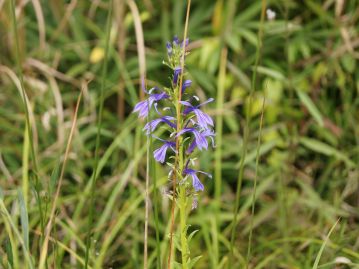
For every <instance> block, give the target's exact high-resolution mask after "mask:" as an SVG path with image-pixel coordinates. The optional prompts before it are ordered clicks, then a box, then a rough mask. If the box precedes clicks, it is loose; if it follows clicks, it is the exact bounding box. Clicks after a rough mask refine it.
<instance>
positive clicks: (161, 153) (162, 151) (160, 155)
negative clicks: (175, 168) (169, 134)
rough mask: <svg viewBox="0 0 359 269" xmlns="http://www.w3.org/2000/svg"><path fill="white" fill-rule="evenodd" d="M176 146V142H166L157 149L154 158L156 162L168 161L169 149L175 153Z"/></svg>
mask: <svg viewBox="0 0 359 269" xmlns="http://www.w3.org/2000/svg"><path fill="white" fill-rule="evenodd" d="M175 145H176V143H175V142H172V141H166V142H165V143H164V144H163V145H162V146H161V147H160V148H158V149H156V150H155V151H154V152H153V156H154V158H155V160H156V161H158V162H160V163H164V162H165V159H166V153H167V149H168V148H171V149H172V150H173V151H175V149H174V148H173V147H174V146H175Z"/></svg>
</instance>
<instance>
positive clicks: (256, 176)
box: [246, 97, 265, 268]
mask: <svg viewBox="0 0 359 269" xmlns="http://www.w3.org/2000/svg"><path fill="white" fill-rule="evenodd" d="M264 107H265V97H264V98H263V103H262V111H261V119H260V122H259V134H258V140H257V149H256V168H255V174H254V187H253V196H252V208H251V221H250V228H249V237H248V249H247V258H246V268H248V265H249V260H250V257H251V247H252V236H253V221H254V207H255V201H256V194H257V178H258V165H259V152H260V147H261V137H262V126H263V115H264Z"/></svg>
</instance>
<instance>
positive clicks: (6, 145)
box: [0, 0, 359, 269]
mask: <svg viewBox="0 0 359 269" xmlns="http://www.w3.org/2000/svg"><path fill="white" fill-rule="evenodd" d="M20 2H21V1H20ZM20 2H19V1H15V0H9V1H0V36H1V37H2V39H1V40H2V42H0V43H1V44H0V48H1V50H0V51H1V52H0V137H1V139H0V153H1V156H0V157H1V158H0V186H1V189H0V231H1V232H0V268H22V267H24V268H26V267H27V268H39V266H40V263H41V262H40V260H41V257H40V256H41V251H42V248H43V246H44V241H45V239H46V234H47V232H48V230H47V229H46V225H47V224H48V223H49V221H50V220H51V221H52V224H51V226H52V229H51V233H48V249H47V252H46V253H47V255H44V254H43V257H45V256H46V257H45V263H44V265H43V266H47V267H48V268H84V267H86V264H87V267H88V268H111V267H112V268H131V269H132V268H143V267H144V265H145V266H146V264H147V268H157V269H159V268H166V267H167V258H168V254H169V234H170V231H171V229H170V228H171V221H170V219H171V213H170V212H171V200H170V198H169V195H168V190H169V189H171V184H170V182H169V181H168V178H167V172H168V171H166V170H165V169H164V168H163V167H161V166H160V165H158V164H155V163H154V162H153V158H152V151H153V150H154V149H155V148H156V142H155V141H151V140H148V141H145V140H144V139H143V138H142V134H141V129H142V125H143V124H142V123H139V122H138V120H137V119H136V117H135V115H132V114H131V111H132V108H133V106H134V105H135V103H136V102H138V100H139V99H141V98H142V97H141V94H142V93H141V91H139V92H138V90H137V89H140V88H141V76H144V75H143V74H144V71H143V66H144V65H143V64H141V63H140V59H139V49H138V46H137V45H138V34H137V35H136V29H137V28H138V24H139V23H140V24H141V25H142V27H143V34H141V35H140V36H141V37H142V38H143V41H144V42H143V43H144V48H143V53H142V54H143V55H144V56H145V57H142V59H141V61H142V60H143V58H145V61H146V64H145V66H146V69H145V70H146V78H147V79H146V84H147V85H146V86H147V87H148V88H151V87H153V86H159V87H163V85H168V79H169V78H168V75H167V74H168V72H167V71H168V70H167V69H166V67H164V66H163V65H162V62H161V61H162V59H163V58H164V57H165V53H166V49H165V42H166V41H167V40H169V39H171V38H172V36H173V35H175V34H176V35H178V36H182V34H183V30H184V28H185V27H184V22H185V11H186V5H185V4H186V3H185V2H184V1H174V0H173V1H172V0H171V1H162V0H158V1H157V0H143V1H132V2H134V3H135V6H136V7H137V9H138V12H139V13H138V14H137V15H134V13H133V12H132V11H131V8H130V6H129V3H130V2H131V1H124V2H121V4H123V6H124V8H125V10H124V11H123V12H124V13H123V14H124V15H123V16H119V15H118V14H119V13H118V12H119V10H118V7H119V5H118V3H119V2H116V1H113V2H114V3H111V2H110V1H84V2H83V1H68V2H66V3H65V2H64V1H57V0H49V1H27V2H26V1H25V2H21V3H22V4H21V3H20ZM39 4H40V8H39ZM358 4H359V2H358V1H357V0H355V1H325V2H323V3H317V2H315V1H303V2H298V1H266V3H265V1H244V0H242V1H235V0H233V1H232V0H231V1H223V0H216V1H198V0H192V5H191V14H190V17H189V28H188V36H189V37H190V40H191V44H190V54H189V55H188V56H186V67H187V71H188V74H187V76H188V78H189V79H191V80H192V81H193V87H192V88H191V89H190V90H191V91H192V92H193V93H194V94H196V95H198V96H199V97H200V99H205V98H206V97H207V98H209V97H214V98H216V104H209V106H208V110H207V111H208V112H209V114H212V115H213V116H214V118H215V119H216V125H217V131H216V132H217V137H216V144H217V148H215V150H214V151H213V152H209V153H206V154H199V158H198V159H199V160H198V161H199V163H200V167H201V169H202V170H205V171H212V172H213V174H214V180H213V181H212V180H205V179H204V178H203V182H204V183H205V191H204V192H203V193H201V195H200V199H199V207H198V208H197V209H196V210H194V211H192V212H191V213H190V214H189V216H188V218H187V221H188V223H189V225H190V226H189V230H190V231H196V230H199V231H198V232H196V233H195V235H194V236H193V237H192V239H191V242H190V249H191V257H196V256H201V259H200V260H199V261H198V262H197V263H196V266H195V267H194V268H199V269H201V268H213V269H218V268H246V267H247V268H253V269H254V268H255V269H259V268H304V269H307V268H308V269H311V268H334V267H338V268H358V264H359V254H358V253H359V248H358V243H357V237H358V236H357V235H358V233H359V230H358V213H357V210H356V209H357V206H358V204H357V200H358V199H357V198H358V191H357V190H358V188H357V187H358V178H359V170H358V167H357V165H356V164H357V163H358V162H359V155H358V152H359V148H358V147H359V146H358V145H359V143H358V142H359V140H358V137H359V136H358V134H359V129H358V124H357V123H358V121H359V118H358V113H357V111H358V109H359V108H358V104H359V101H358V85H359V83H358V81H359V80H358V78H359V74H358V70H357V69H358V68H357V67H358V61H357V59H358V54H357V49H358V47H359V42H358V34H357V33H358V30H359V29H358V25H359V24H358V20H359V17H358V16H357V13H358ZM266 8H270V9H271V10H273V11H275V12H276V18H275V19H274V20H271V21H270V20H268V19H267V18H266V17H265V16H264V15H265V10H266ZM111 12H112V14H113V15H111ZM42 18H43V20H42ZM136 24H137V28H136ZM119 25H120V26H121V27H119ZM119 32H121V34H120V33H119ZM224 51H226V53H224ZM96 53H99V54H98V55H97V56H98V58H97V59H95V58H96V57H95V58H94V54H96ZM94 59H95V60H94ZM106 66H107V69H106ZM88 81H91V83H90V84H88V85H87V84H86V82H88ZM81 90H83V97H82V103H81V105H80V106H79V107H78V114H77V117H74V114H75V113H74V112H75V108H76V103H77V100H78V94H79V93H80V91H81ZM18 93H20V94H18ZM54 93H57V94H54ZM264 98H265V106H264V107H263V99H264ZM152 116H153V114H152V115H150V117H152ZM74 119H76V125H75V127H74V129H73V138H72V146H71V147H69V148H68V154H65V147H66V146H67V145H66V144H65V142H66V139H65V138H66V137H68V134H69V133H71V131H70V129H71V126H73V123H74ZM161 131H162V130H159V132H161ZM136 134H137V135H136ZM65 155H66V156H67V157H66V156H65ZM65 164H66V165H65ZM62 167H64V168H63V169H64V172H63V180H62V183H61V184H60V183H59V180H60V177H61V176H60V174H61V169H62ZM147 169H149V170H147ZM89 179H90V180H89ZM146 179H147V184H146ZM201 180H202V179H201ZM59 185H60V186H61V191H60V195H59V196H58V198H56V199H58V200H57V202H56V203H54V200H55V194H56V188H57V187H58V186H59ZM146 192H147V194H148V195H149V197H150V200H147V201H148V204H147V210H148V211H147V212H148V218H146V195H145V193H146ZM53 206H55V211H54V216H53V217H51V210H52V208H53ZM90 212H92V214H90ZM178 213H179V212H177V211H176V212H175V214H177V215H178ZM177 215H176V218H177V217H178V216H177ZM338 219H340V222H336V221H337V220H338ZM175 224H176V226H177V223H175ZM146 225H147V227H148V233H147V235H146V239H145V232H144V230H145V226H146ZM328 231H329V232H328ZM179 240H180V238H179V236H178V235H177V234H175V235H174V247H173V248H174V251H173V253H175V254H174V256H173V258H174V259H175V260H177V261H179V260H180V259H181V257H180V256H179V255H178V254H179V251H178V246H179V244H178V243H179ZM145 248H146V249H147V251H148V252H147V253H148V255H147V258H146V257H145V255H144V249H145ZM43 253H45V252H43ZM43 259H44V258H43ZM171 267H172V268H177V267H178V265H177V264H176V263H174V262H173V263H172V265H171Z"/></svg>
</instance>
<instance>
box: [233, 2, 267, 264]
mask: <svg viewBox="0 0 359 269" xmlns="http://www.w3.org/2000/svg"><path fill="white" fill-rule="evenodd" d="M265 10H266V0H262V9H261V18H260V25H259V30H258V47H257V49H256V57H255V63H254V70H253V75H252V83H251V90H250V94H249V100H248V109H247V111H246V123H245V127H244V135H243V147H242V157H241V161H240V167H239V174H238V180H237V190H236V200H235V206H234V211H233V221H232V229H231V241H230V255H229V262H228V267H227V268H229V269H231V268H232V263H233V254H234V240H235V231H236V227H237V219H238V211H239V201H240V195H241V189H242V181H243V175H244V161H245V159H246V154H247V147H248V139H249V136H250V128H249V123H250V121H251V117H252V115H251V110H252V101H253V100H252V99H253V93H254V91H255V83H256V78H257V68H258V64H259V59H260V54H261V49H262V35H263V24H264V17H265Z"/></svg>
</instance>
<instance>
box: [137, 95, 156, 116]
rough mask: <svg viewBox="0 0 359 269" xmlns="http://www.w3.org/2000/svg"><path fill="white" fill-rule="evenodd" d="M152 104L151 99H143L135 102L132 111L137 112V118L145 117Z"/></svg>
mask: <svg viewBox="0 0 359 269" xmlns="http://www.w3.org/2000/svg"><path fill="white" fill-rule="evenodd" d="M152 104H153V100H148V99H146V100H144V101H141V102H139V103H137V104H136V105H135V107H134V109H133V112H138V117H139V118H145V117H147V115H148V112H149V110H150V108H151V106H152Z"/></svg>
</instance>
